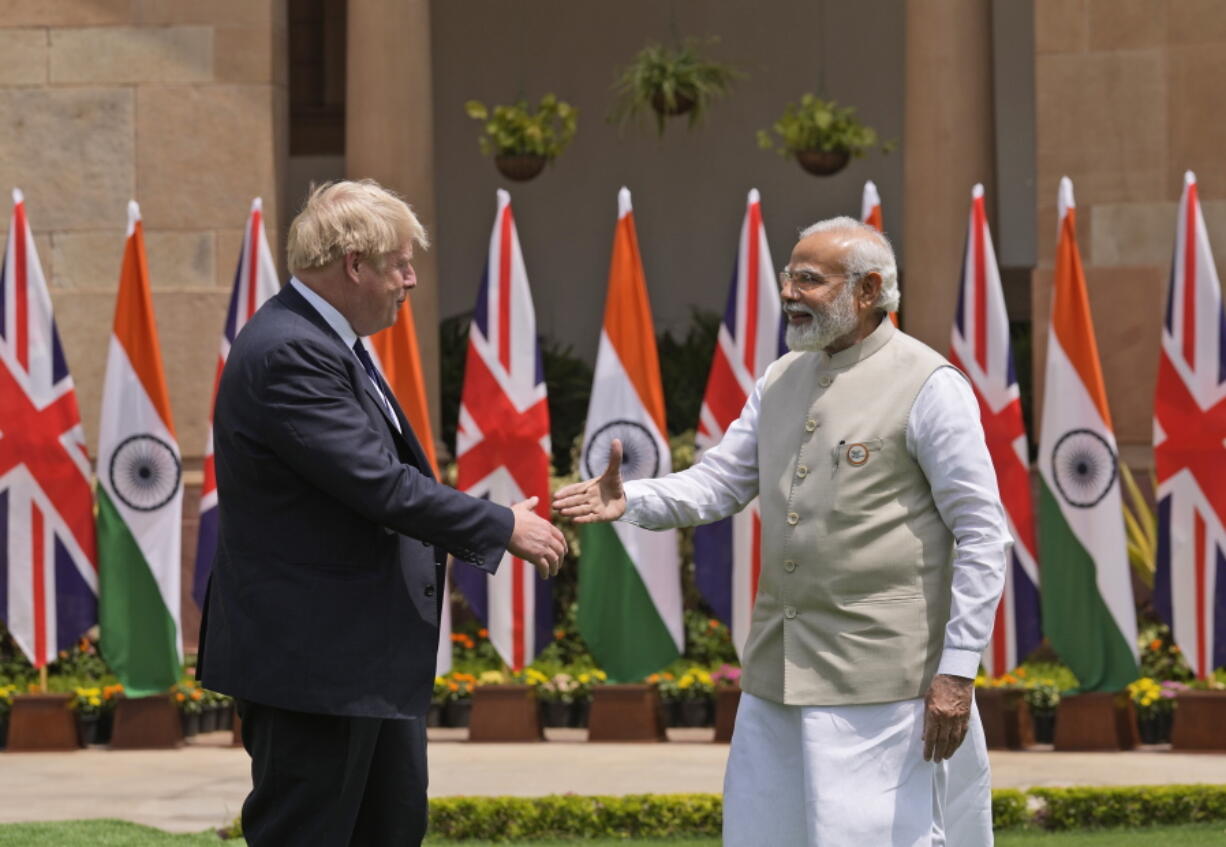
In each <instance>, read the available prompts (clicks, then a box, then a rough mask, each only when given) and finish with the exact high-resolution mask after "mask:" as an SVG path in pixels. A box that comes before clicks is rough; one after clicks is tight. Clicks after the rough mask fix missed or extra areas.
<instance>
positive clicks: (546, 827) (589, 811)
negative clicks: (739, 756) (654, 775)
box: [430, 794, 723, 841]
mask: <svg viewBox="0 0 1226 847" xmlns="http://www.w3.org/2000/svg"><path fill="white" fill-rule="evenodd" d="M722 811H723V803H722V802H721V799H720V796H719V795H718V794H629V795H626V796H624V797H601V796H578V795H574V794H565V795H557V794H555V795H551V796H548V797H440V798H436V799H432V800H431V801H430V833H431V834H432V835H436V836H440V837H443V838H454V839H481V838H484V839H489V840H491V841H503V840H514V839H517V838H567V837H571V838H573V837H579V838H596V837H606V836H623V835H624V836H629V837H642V838H669V837H672V836H690V835H719V833H720V821H721V815H722Z"/></svg>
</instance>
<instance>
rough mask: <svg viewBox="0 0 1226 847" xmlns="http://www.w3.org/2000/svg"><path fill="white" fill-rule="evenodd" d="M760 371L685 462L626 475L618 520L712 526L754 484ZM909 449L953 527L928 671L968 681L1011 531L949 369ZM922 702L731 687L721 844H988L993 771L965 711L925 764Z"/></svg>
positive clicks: (959, 382)
mask: <svg viewBox="0 0 1226 847" xmlns="http://www.w3.org/2000/svg"><path fill="white" fill-rule="evenodd" d="M765 379H766V378H765V377H764V378H763V379H762V380H760V381H759V382H758V384H757V385H756V386H755V388H754V391H753V394H752V395H751V396H750V398H749V401H748V402H747V403H746V405H745V408H744V409H743V410H742V412H741V416H740V417H739V418H738V419H737V420H736V421H735V422H734V423H733V424H732V426H731V427H729V429H728V431H727V432H726V433H725V435H724V438H723V440H722V441H721V442H720V443H719V444H718V445H716V446H715V447H713V448H711V449H710V450H708V451H706V453H704V455H703V458H702V460H701V461H700V462H699V463H697V464H696V465H694V466H693V467H692V468H690V469H688V470H686V471H682V472H680V473H675V474H671V475H669V476H667V477H663V478H660V479H651V480H636V481H633V482H628V483H626V486H625V488H626V502H627V509H626V514H625V515H624V516H623V517H622V520H624V521H628V522H630V523H633V524H636V525H638V526H643V527H646V528H649V529H663V528H667V527H675V526H688V525H694V524H702V523H709V522H711V521H714V520H718V519H720V518H723V517H726V516H727V515H729V514H732V513H734V512H736V511H738V510H739V509H741V508H742V507H743V506H744V505H745V504H746V503H748V502H749V501H750V500H752V499H753V498H754V497H755V496H757V493H758V415H759V410H760V405H761V395H762V387H763V384H764V382H765ZM907 450H908V452H909V453H910V454H911V456H912V457H914V458H915V460H916V462H917V463H918V464H919V465H920V467H921V469H922V470H923V472H924V474H925V476H926V477H927V478H928V481H929V483H930V485H931V487H932V497H933V501H934V503H935V504H936V508H937V511H938V512H939V513H940V515H941V518H942V520H943V521H944V522H945V525H946V526H948V527H949V529H950V532H951V533H952V534H953V536H954V540H955V548H954V558H953V581H952V587H951V591H952V596H951V602H950V616H949V622H948V624H947V625H946V627H945V646H944V650H943V652H942V655H941V662H940V666H939V668H938V673H943V674H952V675H955V676H962V677H974V676H975V675H976V672H977V671H978V668H979V661H980V656H981V654H982V652H983V649H984V648H985V647H986V646H987V643H988V641H989V640H990V638H991V635H992V625H993V622H994V617H995V613H996V604H997V602H998V601H999V598H1000V593H1001V589H1002V587H1003V585H1004V576H1005V568H1006V564H1007V560H1008V559H1007V557H1008V553H1009V545H1010V543H1011V541H1012V539H1011V538H1010V536H1009V533H1008V529H1007V526H1006V523H1005V519H1004V513H1003V510H1002V509H1001V505H1000V496H999V492H998V489H997V485H996V474H995V471H994V470H993V466H992V459H991V456H990V455H989V453H988V451H987V446H986V444H985V443H984V437H983V431H982V428H981V425H980V423H979V404H978V402H977V400H976V399H975V396H974V393H973V392H972V391H971V388H970V386H969V385H968V384H967V382H966V380H965V379H964V378H963V377H962V376H961V375H960V374H958V373H957V372H956V371H954V370H953V369H951V368H941V369H939V370H937V371H935V372H934V373H933V374H932V376H931V377H929V379H928V380H927V381H926V382H925V384H924V387H923V388H922V389H921V390H920V393H919V396H918V397H917V398H916V401H915V405H914V406H913V408H912V410H911V414H910V416H909V418H908V421H907ZM922 730H923V703H922V701H920V700H905V701H900V702H896V703H883V704H874V705H869V706H785V705H782V704H779V703H773V702H770V701H767V700H763V699H761V698H756V697H753V696H752V695H749V694H743V695H742V701H741V709H740V711H739V712H738V714H737V722H736V729H735V731H734V733H733V741H732V748H731V752H730V755H729V761H728V770H727V775H726V778H725V791H724V803H725V807H724V808H725V824H724V825H725V844H727V845H731V847H740V845H765V844H770V845H788V847H791V845H797V847H800V846H801V845H820V847H836V845H847V847H861V845H874V847H877V846H878V845H880V847H886V845H899V847H902V846H903V845H905V846H906V847H910V845H921V844H922V845H941V847H945V845H948V847H983V845H989V844H991V843H992V829H991V792H990V772H989V770H988V758H987V749H986V746H985V744H984V738H983V729H982V727H981V725H980V723H979V715H978V710H977V709H972V720H971V729H970V731H969V733H968V735H967V738H966V741H965V742H964V743H963V744H962V746H961V747H960V748H959V750H958V752H957V753H956V754H955V755H954V756H953V758H952V759H950V760H949V761H948V762H945V763H941V764H933V763H931V762H925V761H924V760H923V744H922V741H921V740H920V736H921V733H922Z"/></svg>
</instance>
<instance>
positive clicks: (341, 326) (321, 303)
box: [289, 276, 400, 432]
mask: <svg viewBox="0 0 1226 847" xmlns="http://www.w3.org/2000/svg"><path fill="white" fill-rule="evenodd" d="M289 284H290V285H292V286H294V290H295V291H297V292H298V293H299V294H301V295H302V297H303V299H305V300H306V301H307V302H308V303H310V304H311V306H312V307H313V308H314V309H315V311H317V312H319V316H320V317H321V318H323V319H324V321H325V322H326V323H327V324H328V326H330V327H332V331H333V332H335V333H336V334H337V335H339V336H340V337H341V341H343V342H345V346H346V347H348V348H349V352H350V353H353V345H354V344H355V343H357V340H358V334H357V333H356V332H354V331H353V327H351V326H350V325H349V321H348V319H347V318H346V317H345V316H344V315H342V314H341V313H340V312H339V311H338V310H337V308H336V307H335V306H333V305H332V304H331V303H329V302H328V301H327V300H325V299H324V298H322V297H320V296H319V295H318V294H317V293H316V292H315V291H314V290H313V289H312V288H311V287H310V286H309V285H306V284H305V283H304V282H302V281H301V280H300V279H298V277H296V276H292V277H290V278H289ZM353 358H355V359H357V358H358V356H357V354H356V353H354V354H353ZM358 364H359V365H361V364H362V361H361V360H360V359H358ZM362 373H366V366H365V365H363V366H362ZM366 378H367V379H369V380H370V384H371V385H373V386H374V387H375V394H376V395H377V396H378V398H379V399H380V400H382V401H383V407H384V408H385V409H387V415H388V418H390V419H391V422H392V426H394V427H396V431H397V432H399V431H400V421H399V420H397V418H396V411H395V409H393V408H392V404H391V402H390V401H389V400H388V399H387V395H386V394H384V393H383V389H382V388H380V387H379V383H378V382H376V381H375V380H373V379H370V374H366Z"/></svg>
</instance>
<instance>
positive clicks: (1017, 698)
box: [975, 688, 1035, 750]
mask: <svg viewBox="0 0 1226 847" xmlns="http://www.w3.org/2000/svg"><path fill="white" fill-rule="evenodd" d="M975 705H976V706H977V707H978V709H979V719H980V721H981V722H982V724H983V734H984V736H985V739H986V741H987V745H988V749H989V750H1021V749H1023V748H1024V747H1029V746H1030V745H1031V744H1034V743H1035V739H1034V726H1033V723H1032V721H1031V719H1030V709H1029V707H1027V705H1026V700H1025V697H1024V695H1023V693H1022V692H1021V691H1019V690H1016V689H1009V688H978V689H976V690H975Z"/></svg>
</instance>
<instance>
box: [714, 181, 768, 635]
mask: <svg viewBox="0 0 1226 847" xmlns="http://www.w3.org/2000/svg"><path fill="white" fill-rule="evenodd" d="M783 332H784V325H783V312H782V309H781V308H780V305H779V290H778V288H777V286H776V284H775V268H774V265H772V264H771V256H770V246H769V245H768V244H767V242H766V229H765V227H764V226H763V225H762V203H761V200H760V198H759V196H758V190H757V189H756V188H755V189H753V190H752V191H750V192H749V200H748V204H747V207H746V209H745V219H744V221H743V222H742V224H741V237H740V242H739V245H738V247H737V258H736V268H735V271H734V273H733V276H732V286H731V288H730V289H729V291H728V304H727V306H726V307H725V309H724V319H723V321H722V322H721V323H720V325H719V337H718V341H717V343H716V345H715V355H714V357H713V359H712V360H711V373H710V376H708V378H707V392H706V394H705V395H704V397H703V401H702V411H701V412H700V417H699V421H698V433H697V436H696V438H695V442H696V444H697V446H698V448H699V449H700V450H706V449H708V448H710V447H714V446H715V445H716V444H718V443H719V442H720V439H722V438H723V437H724V432H725V431H726V430H727V429H728V427H729V426H731V425H732V423H733V421H735V420H736V419H737V418H738V417H740V414H741V409H742V408H743V407H744V406H745V403H746V402H747V401H748V400H749V395H750V394H751V393H753V387H754V383H756V382H757V381H758V379H759V378H760V377H761V376H762V375H763V374H764V373H766V368H767V366H768V365H770V363H771V362H773V361H775V360H776V359H777V358H779V356H780V354H781V353H783V352H784V349H785V347H784V342H783ZM761 541H762V515H761V512H760V511H759V508H758V501H757V499H756V498H755V499H754V500H753V501H751V502H750V504H749V505H748V506H746V507H745V508H744V509H742V510H741V511H740V512H738V513H737V514H735V515H733V516H732V517H729V518H724V519H723V520H719V521H716V522H714V523H710V524H706V525H704V526H700V527H698V528H697V529H695V530H694V577H695V580H696V581H697V583H698V588H699V590H700V591H701V592H702V595H703V597H704V598H706V601H707V602H708V603H709V604H710V605H711V609H712V610H713V611H714V612H715V616H716V617H717V618H719V619H720V620H721V621H723V622H724V623H726V624H727V625H728V627H729V628H730V629H731V630H732V643H733V645H734V646H735V647H736V651H737V654H738V655H740V654H741V651H742V650H743V649H744V647H745V639H746V638H748V637H749V622H750V617H751V615H752V613H753V603H754V599H755V598H756V597H757V596H758V575H759V573H760V572H761V570H762V543H761Z"/></svg>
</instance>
